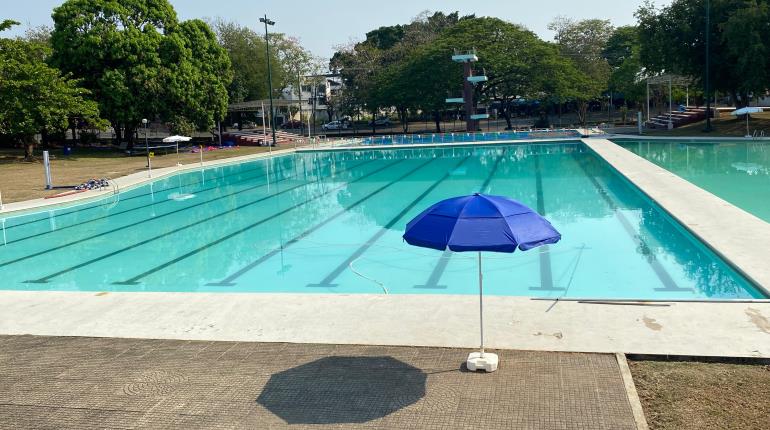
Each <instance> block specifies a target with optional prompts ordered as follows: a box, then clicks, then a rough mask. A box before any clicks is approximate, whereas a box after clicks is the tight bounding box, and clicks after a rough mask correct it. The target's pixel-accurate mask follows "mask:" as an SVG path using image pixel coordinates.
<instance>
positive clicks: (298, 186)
mask: <svg viewBox="0 0 770 430" xmlns="http://www.w3.org/2000/svg"><path fill="white" fill-rule="evenodd" d="M373 161H374V160H370V161H365V162H363V163H359V164H357V165H355V166H353V167H351V168H349V169H344V170H341V171H340V172H339V173H342V172H345V171H347V170H352V169H354V168H357V167H360V166H362V165H365V164H369V163H371V162H373ZM311 184H315V181H308V182H303V183H301V184H299V185H296V186H293V187H289V188H287V189H285V190H282V191H280V192H278V193H275V194H269V195H267V196H264V197H261V198H259V199H257V200H254V201H251V202H248V203H244V204H242V205H239V206H236V207H234V208H232V209H228V210H226V211H224V212H220V213H218V214H215V215H212V216H209V217H207V218H203V219H200V220H196V221H195V222H193V223H191V224H187V225H184V226H182V227H179V228H176V229H174V230H170V231H168V232H165V233H163V234H161V235H158V236H155V237H153V238H150V239H146V240H143V241H141V242H138V243H137V244H134V245H131V246H128V247H126V248H123V249H122V250H121V251H119V252H112V253H109V254H107V255H103V256H100V257H98V259H101V258H106V257H110V256H112V255H117V254H119V253H120V252H123V251H125V250H128V249H132V248H135V247H137V246H141V245H144V244H147V243H150V242H152V241H154V240H157V239H160V238H161V237H165V236H168V235H171V234H173V233H177V232H180V231H182V230H185V229H188V228H191V227H195V226H197V225H200V224H201V223H204V222H208V221H211V220H213V219H216V218H219V217H221V216H223V215H227V214H230V213H233V212H236V211H238V210H241V209H243V208H245V207H249V206H252V205H255V204H257V203H260V202H263V201H265V200H269V199H271V198H273V197H276V196H278V195H280V194H284V193H287V192H289V191H292V190H295V189H298V188H301V187H304V186H307V185H311ZM232 195H233V194H228V195H226V196H222V197H223V198H224V197H230V196H232ZM157 218H159V217H156V218H149V219H147V220H143V221H141V222H148V221H151V220H153V219H157ZM141 222H140V223H141ZM137 224H139V223H135V224H131V225H130V226H125V227H121V228H120V229H115V230H112V231H109V232H102V233H99V234H98V235H94V236H91V237H89V238H87V239H82V240H79V241H77V242H71V243H69V244H66V245H61V246H58V247H55V248H51V249H47V250H45V251H40V252H37V253H35V254H31V255H28V256H25V257H20V258H17V259H15V260H11V261H9V262H5V263H2V264H0V267H2V266H5V265H8V264H13V263H17V262H19V261H23V260H27V259H29V258H33V257H37V256H40V255H43V254H46V253H49V252H52V251H56V250H59V249H62V248H65V247H67V246H71V245H73V244H76V243H80V242H83V241H85V240H91V239H93V238H95V237H99V236H103V235H105V234H109V233H113V232H115V231H117V230H122V229H125V228H129V227H133V226H136V225H137ZM96 261H98V260H92V261H89V262H86V263H81V264H78V265H76V266H73V267H70V268H68V269H65V270H61V271H59V272H56V273H54V274H52V275H48V276H46V277H44V278H40V279H36V280H29V281H25V283H33V284H34V283H46V282H48V279H50V278H53V277H55V276H58V275H61V274H63V273H67V272H71V271H72V270H74V269H78V268H80V267H84V266H87V265H90V264H93V263H95V262H96Z"/></svg>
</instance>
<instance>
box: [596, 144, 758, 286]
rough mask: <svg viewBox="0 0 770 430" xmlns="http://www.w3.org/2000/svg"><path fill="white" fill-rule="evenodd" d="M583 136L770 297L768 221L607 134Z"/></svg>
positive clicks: (632, 180)
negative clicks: (764, 257) (763, 258)
mask: <svg viewBox="0 0 770 430" xmlns="http://www.w3.org/2000/svg"><path fill="white" fill-rule="evenodd" d="M581 141H582V142H583V143H584V144H585V145H586V146H587V147H588V148H589V149H590V150H591V151H592V152H593V153H594V154H595V155H596V156H597V157H599V158H600V159H602V160H603V161H605V162H606V163H607V164H608V165H609V166H610V167H612V168H613V169H614V170H615V171H616V172H617V173H618V174H620V175H621V176H623V177H624V178H625V179H626V180H628V181H629V182H631V183H632V184H633V185H634V186H635V187H636V188H637V189H639V190H640V191H641V192H642V193H643V194H644V195H645V196H647V198H649V199H650V200H652V201H653V202H655V203H656V204H657V205H658V206H660V207H661V209H663V210H664V211H666V213H668V214H669V215H670V216H671V217H672V218H673V219H675V220H676V221H677V222H678V223H679V224H680V225H681V226H682V227H683V228H685V229H686V230H687V231H689V232H690V233H691V234H693V235H694V236H695V237H696V238H697V239H698V240H700V241H701V242H702V243H703V244H704V245H706V246H707V247H708V248H709V249H711V251H713V252H714V253H716V254H717V255H718V256H719V257H720V258H722V259H723V260H724V261H725V262H726V263H727V264H729V265H730V266H731V267H732V268H733V269H735V270H736V271H737V272H738V273H740V274H741V275H743V276H744V277H745V278H746V279H748V280H749V281H750V282H751V283H753V284H754V285H755V286H756V287H757V288H758V289H759V290H760V292H761V293H763V294H764V295H765V296H766V297H768V298H770V269H768V268H767V265H766V264H764V263H763V262H762V261H761V258H760V256H761V255H770V249H764V251H763V247H764V248H766V247H767V245H766V244H769V243H770V224H768V223H766V222H764V221H762V220H761V219H759V218H757V217H756V216H754V215H752V214H750V213H748V212H746V211H744V210H743V209H741V208H739V207H737V206H735V205H733V204H731V203H729V202H727V201H725V200H723V199H721V198H719V197H717V196H715V195H714V194H712V193H710V192H708V191H706V190H704V189H702V188H700V187H698V186H696V185H694V184H692V183H691V182H689V181H687V180H685V179H683V178H682V177H680V176H678V175H676V174H674V173H672V172H670V171H668V170H666V169H663V168H662V167H660V166H658V165H656V164H654V163H652V162H650V161H648V160H645V159H644V158H642V157H639V156H638V155H636V154H634V153H632V152H631V151H628V150H626V149H624V148H623V147H621V146H620V145H618V144H616V143H615V142H612V141H610V140H608V139H605V138H589V139H581ZM698 209H703V210H702V211H700V212H699V211H698ZM736 218H737V220H736ZM724 220H733V221H731V222H729V223H728V222H726V221H724ZM736 238H754V239H755V240H754V241H753V242H752V243H750V244H748V245H749V246H746V245H747V243H744V242H745V241H741V243H736Z"/></svg>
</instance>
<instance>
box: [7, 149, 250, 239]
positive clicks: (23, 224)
mask: <svg viewBox="0 0 770 430" xmlns="http://www.w3.org/2000/svg"><path fill="white" fill-rule="evenodd" d="M249 163H250V162H249ZM244 164H246V163H244ZM256 170H259V169H258V168H254V169H248V170H245V171H243V172H240V173H248V172H253V171H256ZM187 173H195V171H194V170H192V171H187V172H182V173H179V175H184V174H187ZM174 176H176V175H174ZM174 176H169V177H168V178H165V179H164V180H168V179H170V178H173V177H174ZM261 176H265V175H261ZM261 176H256V177H254V178H253V179H258V178H260V177H261ZM224 178H225V175H222V176H216V177H214V178H212V179H211V181H218V180H220V179H224ZM201 182H202V181H198V182H195V183H192V184H188V185H189V186H195V185H197V184H200V183H201ZM153 183H154V182H153ZM235 183H237V182H235ZM143 186H147V184H142V185H140V186H139V187H137V188H141V187H143ZM174 188H176V187H174ZM174 188H164V189H163V190H160V191H157V192H156V194H159V193H163V192H165V191H172V190H173V189H174ZM214 188H216V187H214ZM211 189H213V188H211ZM206 191H208V190H206ZM125 192H128V191H125ZM151 194H153V193H151V192H150V193H144V194H139V195H136V196H131V197H125V198H121V200H120V201H121V202H127V201H129V200H133V199H138V198H140V197H145V196H149V195H151ZM105 198H107V197H105ZM101 200H103V199H99V200H97V201H94V202H93V203H94V205H93V206H87V207H81V208H79V209H75V210H72V211H69V212H62V213H59V214H56V216H57V217H61V216H67V215H71V214H75V213H78V212H84V211H87V210H91V209H100V208H101V207H102V206H104V204H103V203H101V204H96V203H99V202H101ZM156 204H157V203H156ZM147 206H149V205H143V206H139V208H143V207H147ZM61 209H63V210H64V209H67V208H66V207H64V208H61ZM45 211H47V212H51V211H56V208H53V209H47V210H45ZM116 214H117V213H116ZM21 216H26V215H21ZM47 220H48V217H43V218H38V219H34V220H29V221H25V222H22V223H19V224H14V225H12V226H10V227H7V229H11V228H14V227H22V226H25V225H29V224H34V223H36V222H43V221H47Z"/></svg>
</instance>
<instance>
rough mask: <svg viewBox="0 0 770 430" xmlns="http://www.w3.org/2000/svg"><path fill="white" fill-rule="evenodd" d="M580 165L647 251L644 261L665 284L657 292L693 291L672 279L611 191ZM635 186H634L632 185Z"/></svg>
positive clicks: (636, 242) (613, 210) (627, 231)
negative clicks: (622, 210)
mask: <svg viewBox="0 0 770 430" xmlns="http://www.w3.org/2000/svg"><path fill="white" fill-rule="evenodd" d="M592 156H594V157H598V155H593V154H592ZM573 157H576V155H575V154H573ZM578 165H579V166H580V168H581V169H582V170H583V172H584V173H585V174H586V177H588V179H589V180H590V181H591V184H592V185H593V186H594V188H596V191H597V192H598V194H599V196H600V197H601V198H602V199H603V200H604V201H605V202H606V203H607V205H608V206H609V207H610V209H612V213H613V214H614V215H615V218H617V220H618V221H619V222H620V225H621V226H623V231H625V232H626V233H627V234H628V236H629V237H630V238H631V241H632V242H634V243H635V244H636V245H637V246H638V247H639V248H640V249H644V250H647V251H648V253H647V254H645V257H647V258H644V260H645V261H646V262H647V263H649V265H650V267H651V268H652V271H653V272H654V273H655V276H657V277H658V279H659V280H660V283H661V284H663V288H656V289H655V290H656V291H693V289H692V288H681V287H679V286H678V285H677V284H676V282H675V281H674V279H673V278H672V277H671V275H670V274H669V273H668V272H667V271H666V269H665V268H664V267H663V266H662V265H661V264H660V262H659V261H658V259H657V258H655V254H654V253H652V250H651V248H650V246H649V245H647V242H645V241H644V239H642V237H641V236H640V235H638V234H637V233H636V231H635V230H634V227H633V226H632V225H631V222H630V221H628V218H626V216H625V215H623V213H622V212H620V210H619V208H618V205H616V204H615V201H614V200H612V197H610V193H609V191H607V189H606V188H605V187H604V186H603V185H602V184H601V183H600V182H599V180H598V179H596V177H595V176H594V175H592V174H591V173H590V172H588V169H587V168H586V166H585V164H584V163H583V162H582V161H578ZM605 168H606V169H610V168H609V167H605ZM611 173H612V174H619V173H614V172H612V171H611ZM631 186H634V185H631Z"/></svg>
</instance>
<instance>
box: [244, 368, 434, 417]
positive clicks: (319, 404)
mask: <svg viewBox="0 0 770 430" xmlns="http://www.w3.org/2000/svg"><path fill="white" fill-rule="evenodd" d="M426 379H427V375H426V374H425V372H423V371H422V370H420V369H418V368H416V367H414V366H411V365H409V364H406V363H404V362H402V361H399V360H396V359H395V358H393V357H326V358H322V359H319V360H316V361H312V362H310V363H307V364H303V365H301V366H297V367H294V368H291V369H288V370H285V371H283V372H279V373H276V374H274V375H273V376H271V377H270V379H269V380H268V381H267V384H265V387H264V388H263V390H262V393H261V394H260V395H259V397H258V398H257V400H256V401H257V403H258V404H260V405H262V406H264V407H265V408H266V409H267V410H269V411H270V412H272V413H273V414H275V415H277V416H278V417H280V418H281V419H283V420H284V421H286V423H288V424H344V423H365V422H368V421H372V420H375V419H378V418H383V417H385V416H387V415H389V414H392V413H393V412H396V411H398V410H400V409H403V408H405V407H407V406H409V405H411V404H414V403H416V402H417V401H419V400H420V399H422V398H423V397H425V382H426Z"/></svg>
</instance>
